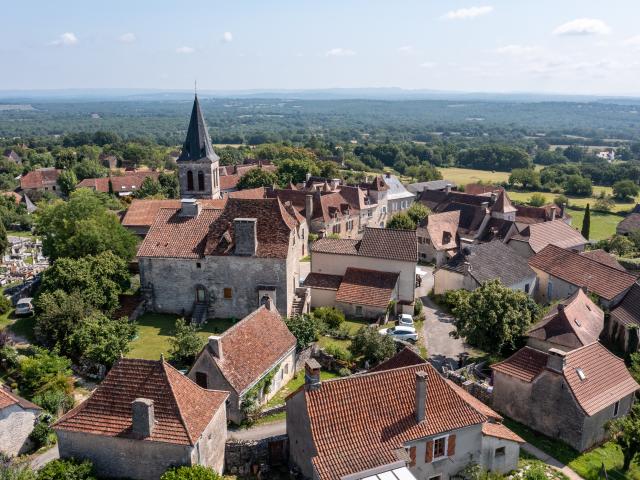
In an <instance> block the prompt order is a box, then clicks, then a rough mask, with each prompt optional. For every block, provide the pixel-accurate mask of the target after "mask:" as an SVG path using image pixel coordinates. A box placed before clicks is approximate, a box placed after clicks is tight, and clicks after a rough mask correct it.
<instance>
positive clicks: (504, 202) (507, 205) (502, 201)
mask: <svg viewBox="0 0 640 480" xmlns="http://www.w3.org/2000/svg"><path fill="white" fill-rule="evenodd" d="M491 211H492V212H499V213H509V212H515V211H516V207H514V206H513V204H512V203H511V200H510V199H509V196H508V195H507V192H505V191H504V190H500V192H499V193H498V196H497V198H496V203H494V204H493V205H492V206H491Z"/></svg>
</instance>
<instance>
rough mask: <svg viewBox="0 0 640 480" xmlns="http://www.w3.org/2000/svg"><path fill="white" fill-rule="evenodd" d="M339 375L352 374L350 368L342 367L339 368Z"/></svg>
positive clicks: (346, 375)
mask: <svg viewBox="0 0 640 480" xmlns="http://www.w3.org/2000/svg"><path fill="white" fill-rule="evenodd" d="M338 375H339V376H341V377H348V376H349V375H351V370H349V369H348V368H341V369H340V370H338Z"/></svg>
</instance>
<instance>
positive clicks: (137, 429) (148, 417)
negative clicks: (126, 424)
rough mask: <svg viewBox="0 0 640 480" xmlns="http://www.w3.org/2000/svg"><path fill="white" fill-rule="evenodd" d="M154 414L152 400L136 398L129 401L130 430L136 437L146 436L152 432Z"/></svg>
mask: <svg viewBox="0 0 640 480" xmlns="http://www.w3.org/2000/svg"><path fill="white" fill-rule="evenodd" d="M154 424H155V415H154V411H153V400H149V399H148V398H136V399H135V400H134V401H133V402H131V432H132V433H133V434H134V435H135V436H136V437H138V438H148V437H150V436H151V433H153V427H154Z"/></svg>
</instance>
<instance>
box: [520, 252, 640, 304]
mask: <svg viewBox="0 0 640 480" xmlns="http://www.w3.org/2000/svg"><path fill="white" fill-rule="evenodd" d="M529 265H531V266H532V267H533V268H537V269H539V270H542V271H543V272H547V273H548V274H549V275H553V276H554V277H556V278H560V279H561V280H564V281H565V282H568V283H570V284H572V285H576V286H578V287H587V288H588V289H589V292H593V293H595V294H596V295H598V296H599V297H601V298H603V299H605V300H612V299H614V298H615V297H617V296H618V295H620V294H622V293H624V292H625V291H626V290H628V289H629V288H630V287H631V286H632V285H633V284H634V283H635V281H636V277H635V276H634V275H631V274H630V273H626V272H621V271H619V270H617V269H615V268H612V267H609V266H607V265H603V264H602V263H599V262H596V261H595V260H592V259H590V258H589V257H585V256H583V255H580V254H579V253H576V252H572V251H570V250H565V249H563V248H560V247H556V246H555V245H548V246H546V247H545V248H544V249H542V251H540V252H539V253H538V254H536V255H534V256H533V257H531V258H529Z"/></svg>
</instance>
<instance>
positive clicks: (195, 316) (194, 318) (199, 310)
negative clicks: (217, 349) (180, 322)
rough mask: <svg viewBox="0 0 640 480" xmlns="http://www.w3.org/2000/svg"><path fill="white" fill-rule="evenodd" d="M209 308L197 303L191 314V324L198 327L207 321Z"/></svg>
mask: <svg viewBox="0 0 640 480" xmlns="http://www.w3.org/2000/svg"><path fill="white" fill-rule="evenodd" d="M207 310H208V307H207V305H206V304H205V303H197V302H196V304H195V305H194V307H193V313H192V314H191V323H194V324H196V325H202V324H203V323H204V322H206V321H207V313H208V312H207Z"/></svg>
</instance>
